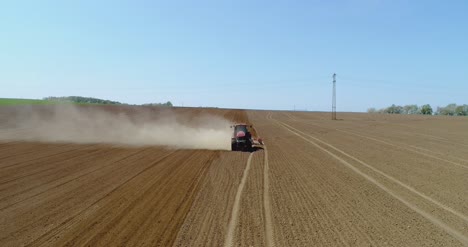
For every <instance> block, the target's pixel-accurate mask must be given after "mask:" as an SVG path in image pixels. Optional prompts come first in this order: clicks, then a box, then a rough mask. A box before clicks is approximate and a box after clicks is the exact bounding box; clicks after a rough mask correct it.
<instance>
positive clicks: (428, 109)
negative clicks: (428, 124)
mask: <svg viewBox="0 0 468 247" xmlns="http://www.w3.org/2000/svg"><path fill="white" fill-rule="evenodd" d="M420 112H421V114H424V115H432V107H431V105H429V104H426V105H423V106H421V110H420Z"/></svg>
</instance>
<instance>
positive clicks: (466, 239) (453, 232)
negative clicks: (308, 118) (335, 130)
mask: <svg viewBox="0 0 468 247" xmlns="http://www.w3.org/2000/svg"><path fill="white" fill-rule="evenodd" d="M270 119H271V116H270ZM273 120H274V119H273ZM274 121H276V122H277V123H278V124H279V125H280V126H283V127H284V128H285V129H287V130H288V131H290V132H291V133H293V134H295V135H296V136H298V137H300V138H302V139H303V140H305V141H307V142H309V143H310V144H312V145H313V146H315V147H317V148H319V149H320V150H322V151H323V152H325V153H327V154H328V155H330V156H332V157H333V158H335V159H337V160H339V161H340V162H341V163H342V164H344V165H345V166H347V167H348V168H350V169H351V170H353V171H354V172H356V173H357V174H359V175H361V176H362V177H364V178H365V179H367V180H368V181H369V182H371V183H373V184H375V185H376V186H377V187H379V188H380V189H382V190H383V191H385V192H386V193H388V194H389V195H391V196H392V197H394V198H395V199H397V200H399V201H400V202H402V203H403V204H405V205H406V206H407V207H409V208H411V209H412V210H414V211H415V212H417V213H418V214H420V215H421V216H423V217H424V218H426V219H427V220H429V221H430V222H432V223H433V224H435V225H437V226H438V227H440V228H441V229H443V230H444V231H446V232H447V233H449V234H450V235H452V236H453V237H455V238H456V239H458V240H459V241H460V242H461V243H462V244H464V245H468V237H467V236H465V235H464V234H463V233H462V232H461V231H458V230H456V229H454V228H453V227H451V226H449V225H447V224H445V223H444V222H443V221H441V220H440V219H437V218H436V217H434V216H433V215H432V214H430V213H427V212H425V211H424V210H422V209H420V208H419V207H417V206H416V205H414V204H413V203H411V202H409V201H408V200H406V199H404V198H403V197H401V196H399V195H398V194H396V193H395V192H393V191H392V190H391V189H389V188H388V187H386V186H385V185H383V184H382V183H380V182H378V181H377V180H376V179H375V178H373V177H371V176H369V175H368V174H366V173H364V172H362V171H361V170H360V169H358V168H356V167H355V166H353V165H352V164H350V163H349V162H347V161H345V160H344V159H342V158H340V157H339V156H337V155H336V154H334V153H332V152H331V151H329V150H327V149H325V148H323V147H322V146H320V145H319V144H317V143H316V142H314V141H312V140H310V139H308V138H306V137H304V135H306V136H308V137H310V138H312V139H314V140H316V141H319V142H321V143H323V144H325V145H327V146H329V147H331V148H333V149H334V150H336V151H338V152H340V153H342V154H344V155H346V156H348V157H351V158H353V159H354V160H357V161H358V159H357V158H355V157H353V156H351V155H349V154H346V153H345V152H343V151H341V150H339V149H337V148H335V147H333V146H332V145H330V144H328V143H326V142H324V141H322V140H320V139H317V138H315V137H312V136H310V135H307V134H305V133H303V132H302V131H299V130H297V129H295V128H294V127H291V126H290V125H288V124H285V123H283V122H281V121H278V120H274ZM301 133H302V134H301ZM363 164H365V163H363ZM367 166H368V167H369V168H371V169H373V170H374V169H375V168H372V166H369V165H367ZM374 171H376V172H379V171H378V170H377V169H375V170H374ZM379 173H380V172H379ZM382 175H384V176H385V177H387V178H389V179H391V180H392V181H394V182H395V181H398V180H396V179H393V178H392V177H390V176H387V175H385V174H384V173H382ZM397 183H398V184H400V185H402V186H404V187H405V188H407V189H408V188H410V190H411V191H412V192H413V193H416V194H417V195H419V196H422V197H423V198H424V199H426V200H429V201H430V202H432V203H434V204H436V205H437V206H439V207H441V208H443V209H445V210H447V211H449V212H451V213H453V214H455V215H456V216H458V217H460V218H462V219H463V220H465V221H466V220H467V217H466V216H465V215H463V214H461V213H459V212H457V211H455V210H453V209H451V208H449V207H447V206H445V205H443V204H441V203H439V202H437V201H435V200H433V199H431V198H430V197H427V196H425V195H423V194H422V193H419V192H417V191H416V190H414V189H412V188H411V187H409V186H408V187H407V186H405V185H404V184H403V183H401V182H397Z"/></svg>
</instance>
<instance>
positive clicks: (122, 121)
mask: <svg viewBox="0 0 468 247" xmlns="http://www.w3.org/2000/svg"><path fill="white" fill-rule="evenodd" d="M127 108H128V109H127V111H124V110H119V109H120V108H117V107H116V108H112V109H113V111H110V110H109V109H103V108H101V107H80V106H73V105H52V106H47V107H33V106H29V107H17V108H15V109H14V110H10V112H9V113H7V114H6V113H4V115H7V116H6V118H7V120H6V122H4V123H2V125H1V126H0V140H9V141H39V142H64V143H107V144H117V145H131V146H153V145H158V146H166V147H172V148H181V149H211V150H229V149H230V137H231V131H230V128H229V126H230V122H229V121H228V120H226V119H224V118H222V117H219V116H213V115H201V116H195V117H193V116H189V114H181V113H176V112H177V111H173V110H170V109H166V110H158V111H155V110H154V109H150V108H143V107H142V108H137V107H131V108H130V107H127ZM2 118H5V117H2Z"/></svg>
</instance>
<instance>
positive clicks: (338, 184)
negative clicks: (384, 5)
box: [0, 107, 468, 246]
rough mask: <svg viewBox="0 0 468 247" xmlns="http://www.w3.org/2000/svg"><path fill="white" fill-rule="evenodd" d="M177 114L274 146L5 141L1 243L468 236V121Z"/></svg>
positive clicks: (3, 125)
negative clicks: (237, 128) (235, 148)
mask: <svg viewBox="0 0 468 247" xmlns="http://www.w3.org/2000/svg"><path fill="white" fill-rule="evenodd" d="M104 109H105V110H106V111H109V112H113V111H117V110H118V111H122V110H123V111H125V112H128V113H129V114H130V115H131V112H132V111H134V108H132V107H122V108H120V109H116V108H113V107H108V108H105V107H104ZM14 111H15V109H14V108H3V109H0V137H1V136H2V134H5V133H6V132H8V131H9V125H10V124H11V123H10V122H9V121H8V120H9V114H11V113H12V112H14ZM156 111H158V110H154V112H155V113H156ZM172 111H175V112H177V114H181V115H184V116H185V117H184V119H185V120H184V121H187V122H190V121H191V119H193V117H194V116H197V115H200V114H211V115H217V116H221V117H224V118H226V119H228V120H229V121H233V122H234V121H235V122H248V123H252V124H253V125H254V127H255V131H256V135H258V136H261V137H262V138H263V139H264V141H265V144H266V145H265V147H264V149H260V150H258V151H256V152H253V153H245V152H229V151H222V150H197V149H192V150H189V149H178V148H168V147H163V146H141V147H132V146H122V145H112V144H100V143H94V144H84V143H81V144H77V143H75V144H74V143H64V142H60V143H57V142H50V143H47V142H31V141H27V142H26V141H12V140H8V141H7V140H3V141H0V246H24V245H27V246H468V119H467V118H461V117H436V116H429V117H426V116H397V115H369V114H358V113H346V114H339V115H338V117H339V118H341V119H340V120H338V121H331V120H329V117H330V116H329V114H325V113H305V112H280V111H244V110H222V109H201V108H199V109H195V108H194V109H191V108H175V109H173V110H172ZM44 114H47V112H44ZM8 136H11V133H8Z"/></svg>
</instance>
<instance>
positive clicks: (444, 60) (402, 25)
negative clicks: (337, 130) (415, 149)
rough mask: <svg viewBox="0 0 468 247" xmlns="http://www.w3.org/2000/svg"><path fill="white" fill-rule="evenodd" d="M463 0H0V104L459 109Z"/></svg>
mask: <svg viewBox="0 0 468 247" xmlns="http://www.w3.org/2000/svg"><path fill="white" fill-rule="evenodd" d="M466 13H468V1H455V0H454V1H400V0H396V1H390V0H388V1H387V0H356V1H352V0H342V1H339V0H331V1H325V0H324V1H314V0H310V1H85V0H82V1H46V0H44V1H21V0H18V1H2V2H1V3H0V30H1V31H0V86H1V91H0V97H14V98H42V97H46V96H68V95H81V96H90V97H98V98H105V99H111V100H118V101H121V102H126V103H132V104H141V103H148V102H163V101H168V100H170V101H172V102H173V103H174V104H175V105H182V104H183V105H185V106H217V107H229V108H256V109H293V108H294V106H295V107H296V109H307V110H322V111H323V110H325V111H328V110H329V109H330V108H331V107H330V103H331V86H332V84H331V76H332V74H333V73H337V75H338V76H337V94H338V99H337V102H338V103H337V104H338V111H365V110H366V109H367V108H369V107H377V108H380V107H384V106H387V105H391V104H401V105H404V104H412V103H414V104H425V103H429V104H431V105H433V106H441V105H446V104H449V103H459V104H463V103H465V104H466V103H468V100H467V99H468V15H467V14H466Z"/></svg>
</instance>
